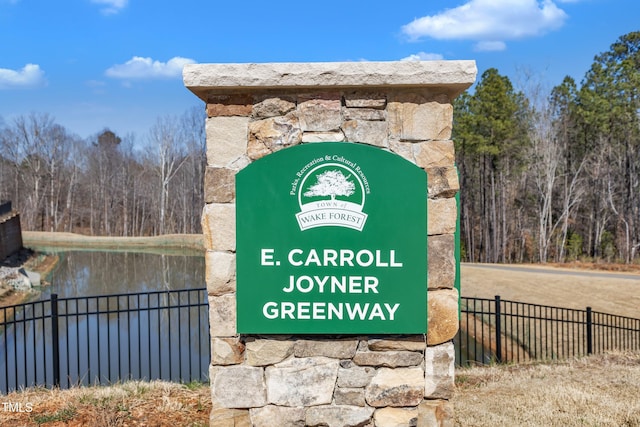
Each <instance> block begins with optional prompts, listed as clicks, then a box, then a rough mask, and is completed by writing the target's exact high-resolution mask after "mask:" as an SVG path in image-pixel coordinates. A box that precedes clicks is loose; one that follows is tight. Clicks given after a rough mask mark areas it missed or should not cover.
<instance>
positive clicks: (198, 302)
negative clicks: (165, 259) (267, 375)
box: [0, 289, 210, 394]
mask: <svg viewBox="0 0 640 427" xmlns="http://www.w3.org/2000/svg"><path fill="white" fill-rule="evenodd" d="M0 315H3V316H2V317H0V320H2V319H4V320H3V322H2V323H0V393H3V394H6V393H8V392H10V391H12V390H17V389H20V388H22V387H31V386H45V387H51V386H59V387H61V388H68V387H70V386H72V385H89V384H109V383H114V382H118V381H124V380H129V379H145V380H152V379H163V380H170V381H182V382H191V381H206V380H207V378H208V369H209V361H210V339H209V315H208V301H207V293H206V289H189V290H176V291H159V292H146V293H135V294H117V295H103V296H91V297H76V298H64V299H63V298H58V297H57V295H55V294H53V295H51V298H50V299H49V300H45V301H37V302H31V303H26V304H20V305H16V306H12V307H7V308H2V309H0Z"/></svg>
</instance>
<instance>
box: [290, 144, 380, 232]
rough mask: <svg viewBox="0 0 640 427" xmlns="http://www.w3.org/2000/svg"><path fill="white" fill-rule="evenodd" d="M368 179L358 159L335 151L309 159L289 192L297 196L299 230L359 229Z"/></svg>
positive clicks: (363, 222)
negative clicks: (352, 159)
mask: <svg viewBox="0 0 640 427" xmlns="http://www.w3.org/2000/svg"><path fill="white" fill-rule="evenodd" d="M370 192H371V191H370V188H369V182H368V180H367V177H366V175H365V174H364V172H363V171H362V169H361V167H360V165H358V164H357V163H355V162H353V161H351V160H349V159H346V158H344V157H343V156H338V155H333V156H331V155H327V156H324V157H318V158H315V159H312V160H311V161H310V162H309V163H307V164H306V165H305V166H304V167H302V168H301V169H300V170H299V171H298V172H297V173H296V177H295V179H294V180H293V181H292V183H291V191H290V193H289V194H290V195H292V196H296V197H297V198H298V206H299V207H300V212H299V213H297V214H296V219H297V220H298V226H299V227H300V230H302V231H304V230H308V229H311V228H315V227H345V228H352V229H354V230H358V231H362V230H363V228H364V226H365V223H366V222H367V214H366V213H364V212H363V209H364V205H365V201H366V198H367V195H368V194H370Z"/></svg>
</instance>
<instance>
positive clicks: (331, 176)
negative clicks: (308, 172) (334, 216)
mask: <svg viewBox="0 0 640 427" xmlns="http://www.w3.org/2000/svg"><path fill="white" fill-rule="evenodd" d="M350 176H351V175H347V176H344V175H343V174H342V172H340V171H339V170H329V171H326V172H323V173H321V174H320V175H317V176H316V183H315V184H313V185H312V186H311V187H309V191H306V192H305V193H304V196H305V197H314V196H331V200H334V199H335V198H336V196H345V197H348V196H350V195H352V194H353V193H354V192H355V188H356V186H355V184H354V183H353V182H351V181H349V177H350Z"/></svg>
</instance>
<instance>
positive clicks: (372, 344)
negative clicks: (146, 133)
mask: <svg viewBox="0 0 640 427" xmlns="http://www.w3.org/2000/svg"><path fill="white" fill-rule="evenodd" d="M429 255H431V253H429ZM429 261H431V258H429ZM426 347H427V341H426V340H425V337H424V335H413V336H406V337H396V338H393V337H389V338H382V339H376V338H374V339H370V340H369V350H371V351H424V349H425V348H426Z"/></svg>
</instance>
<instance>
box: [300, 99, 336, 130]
mask: <svg viewBox="0 0 640 427" xmlns="http://www.w3.org/2000/svg"><path fill="white" fill-rule="evenodd" d="M297 111H298V114H299V115H300V127H301V128H302V130H303V131H304V132H327V131H335V130H338V129H339V128H340V124H341V123H342V105H341V103H340V98H337V99H309V100H304V101H302V102H300V101H299V103H298V107H297Z"/></svg>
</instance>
